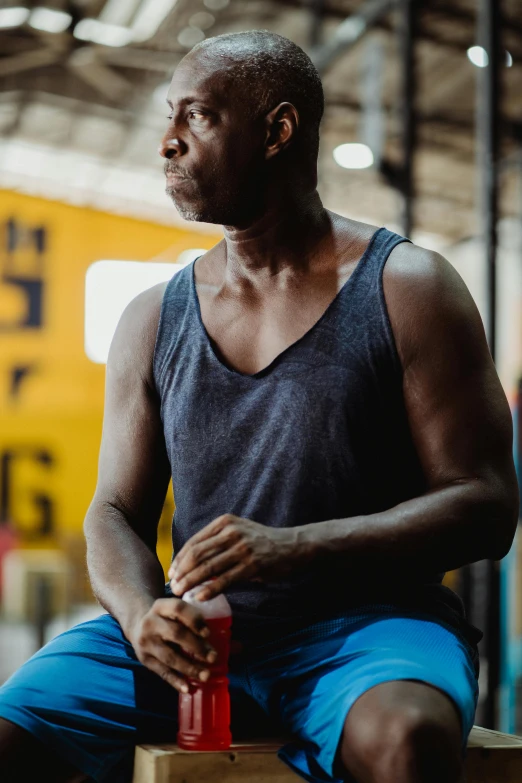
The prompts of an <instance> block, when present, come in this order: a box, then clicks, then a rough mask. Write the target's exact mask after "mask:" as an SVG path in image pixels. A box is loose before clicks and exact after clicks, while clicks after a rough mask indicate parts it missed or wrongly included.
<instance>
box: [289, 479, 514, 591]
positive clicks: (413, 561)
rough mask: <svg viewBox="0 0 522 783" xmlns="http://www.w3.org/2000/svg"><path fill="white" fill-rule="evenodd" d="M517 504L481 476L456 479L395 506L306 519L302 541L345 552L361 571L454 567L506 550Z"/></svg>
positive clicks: (332, 554)
mask: <svg viewBox="0 0 522 783" xmlns="http://www.w3.org/2000/svg"><path fill="white" fill-rule="evenodd" d="M512 505H513V504H512V503H510V502H509V499H507V500H506V499H505V498H504V497H503V494H502V492H495V491H492V490H491V489H488V487H487V486H486V485H485V484H482V482H480V481H478V480H477V481H469V482H459V483H452V484H450V485H447V486H445V487H442V488H439V489H437V490H433V491H432V492H429V493H427V494H426V495H423V496H421V497H418V498H414V499H412V500H408V501H406V502H404V503H401V504H400V505H398V506H396V507H394V508H392V509H390V510H389V511H383V512H379V513H376V514H371V515H368V516H357V517H352V518H348V519H336V520H331V521H326V522H319V523H315V524H311V525H305V526H303V527H302V528H301V529H300V536H301V542H300V544H298V545H299V546H301V547H302V548H303V551H308V557H310V558H311V559H321V560H326V561H328V560H332V561H333V560H337V561H339V560H340V559H343V558H344V559H345V561H346V563H347V566H349V567H350V568H351V569H355V570H356V571H357V572H361V575H368V574H369V572H371V571H373V573H375V571H377V572H378V573H381V574H382V572H383V571H387V570H388V569H390V570H391V571H393V572H394V573H395V574H397V573H398V574H402V575H403V576H405V577H406V578H407V577H408V576H412V575H414V574H416V573H419V574H426V573H438V572H441V571H449V570H452V569H454V568H459V567H460V566H463V565H465V564H466V563H471V562H475V561H477V560H482V559H485V558H491V559H500V558H501V557H503V556H504V555H505V554H506V552H507V549H509V546H510V542H511V538H512V535H511V532H510V531H513V532H514V523H515V517H514V510H513V508H512Z"/></svg>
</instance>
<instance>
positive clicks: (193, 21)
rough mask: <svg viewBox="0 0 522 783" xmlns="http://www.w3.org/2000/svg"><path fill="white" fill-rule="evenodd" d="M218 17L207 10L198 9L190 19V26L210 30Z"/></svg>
mask: <svg viewBox="0 0 522 783" xmlns="http://www.w3.org/2000/svg"><path fill="white" fill-rule="evenodd" d="M215 21H216V17H215V16H212V14H209V13H208V12H207V11H198V12H197V13H196V14H192V16H191V17H190V19H189V25H190V27H199V29H200V30H208V29H209V27H212V25H213V24H214V22H215Z"/></svg>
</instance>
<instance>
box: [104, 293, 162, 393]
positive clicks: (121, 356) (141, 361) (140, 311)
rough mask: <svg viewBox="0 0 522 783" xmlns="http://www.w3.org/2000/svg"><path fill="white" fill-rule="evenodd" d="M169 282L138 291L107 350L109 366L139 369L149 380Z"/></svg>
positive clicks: (116, 368) (124, 312) (118, 368)
mask: <svg viewBox="0 0 522 783" xmlns="http://www.w3.org/2000/svg"><path fill="white" fill-rule="evenodd" d="M167 285H168V283H167V282H164V283H158V284H157V285H155V286H152V288H148V289H147V290H146V291H143V292H142V293H140V294H138V296H136V297H135V298H134V299H132V301H131V302H129V304H128V305H127V307H126V308H125V310H124V311H123V314H122V316H121V318H120V320H119V323H118V326H117V328H116V332H115V334H114V337H113V340H112V343H111V348H110V351H109V359H108V367H109V369H110V368H113V369H114V370H117V371H118V372H124V371H125V372H128V371H131V370H134V371H138V373H139V374H140V375H142V377H144V378H145V379H146V380H147V381H149V380H150V379H151V377H152V360H153V355H154V346H155V344H156V335H157V331H158V325H159V319H160V315H161V305H162V302H163V297H164V294H165V289H166V287H167Z"/></svg>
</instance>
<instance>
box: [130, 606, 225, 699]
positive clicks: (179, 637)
mask: <svg viewBox="0 0 522 783" xmlns="http://www.w3.org/2000/svg"><path fill="white" fill-rule="evenodd" d="M209 633H210V632H209V629H208V627H207V625H206V624H205V620H204V619H203V616H202V614H201V613H200V612H198V610H197V609H196V608H195V607H193V606H191V605H190V604H187V603H186V602H185V601H181V600H180V599H179V598H158V599H157V600H156V601H155V602H154V603H153V605H152V606H151V608H150V609H149V611H148V612H147V613H146V614H145V615H143V616H142V617H140V619H139V620H138V621H137V623H136V624H135V625H134V627H133V629H132V633H131V634H130V635H129V641H130V643H131V644H132V646H133V647H134V651H135V653H136V655H137V657H138V660H139V661H140V662H141V663H142V664H143V665H144V666H146V667H147V668H148V669H150V670H151V671H153V672H155V673H156V674H159V676H160V677H161V678H162V679H164V680H165V681H166V682H168V683H169V685H172V687H173V688H175V689H176V690H178V691H181V692H182V693H188V691H189V688H188V684H187V680H186V678H187V677H190V678H191V679H193V680H198V679H199V680H201V681H203V682H204V681H206V680H208V678H209V676H210V672H209V670H208V666H206V665H205V663H200V662H199V661H202V662H206V663H207V664H208V663H213V662H214V661H215V660H216V651H215V650H214V649H213V648H212V647H211V646H210V645H209V644H208V643H207V642H206V641H205V638H206V637H207V636H208V635H209ZM188 656H194V657H193V658H190V657H188Z"/></svg>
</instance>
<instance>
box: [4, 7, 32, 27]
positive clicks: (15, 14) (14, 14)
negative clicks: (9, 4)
mask: <svg viewBox="0 0 522 783" xmlns="http://www.w3.org/2000/svg"><path fill="white" fill-rule="evenodd" d="M28 17H29V10H28V9H27V8H22V6H15V7H14V8H0V28H3V29H5V28H6V27H19V26H20V25H21V24H24V23H25V22H26V21H27V19H28Z"/></svg>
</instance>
